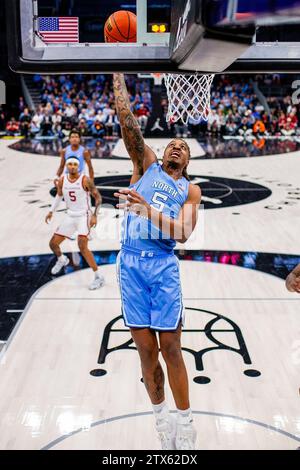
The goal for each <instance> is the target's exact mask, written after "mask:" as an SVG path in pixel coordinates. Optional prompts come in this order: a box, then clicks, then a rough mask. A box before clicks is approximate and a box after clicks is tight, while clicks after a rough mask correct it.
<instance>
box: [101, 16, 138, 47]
mask: <svg viewBox="0 0 300 470" xmlns="http://www.w3.org/2000/svg"><path fill="white" fill-rule="evenodd" d="M104 38H105V42H136V15H135V14H134V13H132V12H131V11H127V10H120V11H116V12H115V13H113V14H112V15H110V17H109V18H108V20H107V21H106V23H105V26H104Z"/></svg>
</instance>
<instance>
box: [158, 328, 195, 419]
mask: <svg viewBox="0 0 300 470" xmlns="http://www.w3.org/2000/svg"><path fill="white" fill-rule="evenodd" d="M159 342H160V349H161V353H162V356H163V358H164V360H165V363H166V366H167V371H168V379H169V384H170V387H171V390H172V393H173V396H174V401H175V404H176V407H177V409H178V410H187V409H189V407H190V402H189V385H188V376H187V372H186V367H185V364H184V361H183V357H182V351H181V324H180V325H179V326H178V328H177V330H176V331H160V332H159Z"/></svg>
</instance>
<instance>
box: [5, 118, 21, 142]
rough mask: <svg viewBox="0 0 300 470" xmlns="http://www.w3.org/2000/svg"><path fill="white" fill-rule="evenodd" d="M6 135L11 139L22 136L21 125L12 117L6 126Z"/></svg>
mask: <svg viewBox="0 0 300 470" xmlns="http://www.w3.org/2000/svg"><path fill="white" fill-rule="evenodd" d="M5 130H6V134H7V135H8V136H11V137H15V136H18V135H20V123H19V122H18V121H16V119H15V118H14V117H12V118H11V119H10V120H9V121H8V122H7V124H6V127H5Z"/></svg>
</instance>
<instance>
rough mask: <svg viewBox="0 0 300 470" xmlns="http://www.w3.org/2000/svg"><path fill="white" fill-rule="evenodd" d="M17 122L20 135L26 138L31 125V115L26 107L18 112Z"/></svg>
mask: <svg viewBox="0 0 300 470" xmlns="http://www.w3.org/2000/svg"><path fill="white" fill-rule="evenodd" d="M19 122H20V129H21V135H22V136H24V137H25V138H27V137H28V134H29V131H30V127H31V115H30V113H29V109H28V108H24V111H23V112H22V113H21V114H20V117H19Z"/></svg>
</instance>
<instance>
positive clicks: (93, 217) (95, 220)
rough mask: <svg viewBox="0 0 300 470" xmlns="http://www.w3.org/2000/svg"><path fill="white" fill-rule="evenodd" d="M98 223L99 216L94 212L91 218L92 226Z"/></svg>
mask: <svg viewBox="0 0 300 470" xmlns="http://www.w3.org/2000/svg"><path fill="white" fill-rule="evenodd" d="M96 225H97V216H96V215H95V214H93V215H92V216H91V219H90V228H93V227H96Z"/></svg>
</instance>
